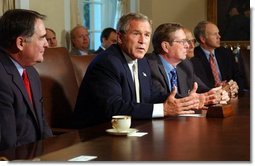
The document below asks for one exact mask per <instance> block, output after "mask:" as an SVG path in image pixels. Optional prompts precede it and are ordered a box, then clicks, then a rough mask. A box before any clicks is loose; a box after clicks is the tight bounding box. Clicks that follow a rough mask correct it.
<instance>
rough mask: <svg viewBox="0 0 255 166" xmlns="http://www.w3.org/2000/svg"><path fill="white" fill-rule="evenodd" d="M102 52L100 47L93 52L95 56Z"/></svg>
mask: <svg viewBox="0 0 255 166" xmlns="http://www.w3.org/2000/svg"><path fill="white" fill-rule="evenodd" d="M102 51H104V49H102V47H101V46H100V47H99V48H98V49H97V50H96V51H95V54H99V53H101V52H102Z"/></svg>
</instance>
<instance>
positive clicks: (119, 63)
mask: <svg viewBox="0 0 255 166" xmlns="http://www.w3.org/2000/svg"><path fill="white" fill-rule="evenodd" d="M117 32H118V33H117V34H118V36H117V41H118V43H117V44H113V45H112V46H111V47H109V48H108V49H107V50H105V51H104V52H103V53H101V55H102V56H97V57H96V58H95V59H94V60H93V61H92V62H91V64H90V65H89V67H88V69H87V72H86V74H85V76H84V78H83V81H82V83H81V86H80V90H79V94H78V98H77V101H76V106H75V110H74V118H75V119H74V123H75V126H76V127H78V128H81V127H87V126H91V125H95V124H99V123H102V122H105V121H109V120H110V119H111V117H112V116H113V115H130V116H132V118H133V119H152V118H155V117H157V118H159V117H167V116H171V115H177V114H184V113H194V111H190V110H192V109H197V108H198V107H199V104H200V103H199V97H198V95H197V94H196V89H194V90H191V95H190V96H188V97H185V98H182V99H176V98H175V97H174V96H175V94H176V90H175V91H173V93H172V94H170V95H169V96H163V95H162V96H161V95H157V94H158V93H157V92H155V93H154V92H152V87H151V83H152V82H151V73H150V66H149V64H148V61H147V60H146V58H144V55H145V53H146V52H147V50H148V48H149V43H150V37H151V33H152V25H151V21H150V20H149V19H148V18H147V16H144V15H143V14H136V13H129V14H127V15H124V16H122V17H121V18H120V20H119V22H118V26H117ZM137 66H138V69H137ZM133 69H134V71H133ZM137 70H138V72H137ZM137 77H138V79H137ZM156 103H157V104H156Z"/></svg>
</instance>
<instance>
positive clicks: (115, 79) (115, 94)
mask: <svg viewBox="0 0 255 166" xmlns="http://www.w3.org/2000/svg"><path fill="white" fill-rule="evenodd" d="M100 55H102V56H97V57H96V58H95V59H94V60H93V61H92V62H91V63H90V65H89V67H88V69H87V72H86V74H85V76H84V78H83V81H82V83H81V86H80V89H79V93H78V98H77V101H76V106H75V110H74V118H75V119H74V123H75V127H86V126H90V125H94V124H98V123H101V122H104V121H107V120H110V119H111V117H112V116H113V115H118V114H120V115H121V114H123V115H131V116H132V118H134V119H151V118H152V111H153V104H151V103H152V102H161V99H159V98H157V97H155V98H154V97H153V96H151V95H152V93H151V74H150V67H149V64H148V62H147V60H146V59H145V58H143V59H140V60H138V69H139V81H140V94H141V103H138V104H137V103H136V99H135V87H134V86H135V85H134V83H133V79H132V75H131V72H130V69H129V67H128V64H127V61H126V59H125V57H124V55H123V54H122V52H121V50H120V48H119V46H118V45H116V44H114V45H112V46H111V47H109V48H108V49H107V50H105V51H104V52H102V53H101V54H100ZM153 95H156V94H153Z"/></svg>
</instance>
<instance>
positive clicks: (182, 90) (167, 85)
mask: <svg viewBox="0 0 255 166" xmlns="http://www.w3.org/2000/svg"><path fill="white" fill-rule="evenodd" d="M152 44H153V48H154V51H153V53H151V54H149V55H147V56H146V57H147V59H148V61H149V64H150V66H151V74H152V81H153V88H154V89H155V90H157V91H160V92H161V94H164V95H167V94H170V93H171V92H172V91H173V90H174V89H173V86H176V87H177V91H178V93H177V97H179V98H181V97H186V96H189V93H190V91H191V89H194V88H196V86H198V85H199V86H198V92H200V93H201V95H204V96H205V99H206V100H205V104H216V103H219V102H221V101H222V102H227V101H228V100H229V97H228V95H227V92H226V91H223V90H222V89H221V88H215V89H212V90H210V89H209V88H208V87H207V86H206V85H205V84H204V83H203V82H202V81H201V80H200V79H199V78H198V77H197V76H196V75H195V73H194V70H193V66H192V63H191V62H190V61H189V60H186V55H187V49H188V48H189V40H187V38H186V35H185V33H184V30H183V26H182V25H180V24H176V23H165V24H161V25H159V26H158V27H157V29H156V30H155V32H154V35H153V38H152ZM173 71H176V72H173ZM173 79H176V80H175V81H173ZM173 82H174V83H175V85H174V83H173ZM202 92H203V93H202ZM216 94H220V95H219V96H217V95H216Z"/></svg>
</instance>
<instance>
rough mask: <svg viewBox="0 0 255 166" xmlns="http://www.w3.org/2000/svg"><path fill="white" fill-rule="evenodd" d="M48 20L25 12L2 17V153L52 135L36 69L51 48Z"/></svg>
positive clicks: (0, 111)
mask: <svg viewBox="0 0 255 166" xmlns="http://www.w3.org/2000/svg"><path fill="white" fill-rule="evenodd" d="M44 18H45V16H44V15H41V14H39V13H37V12H35V11H31V10H23V9H14V10H9V11H7V12H6V13H4V15H3V16H2V17H1V18H0V38H1V40H0V75H1V77H0V129H1V130H0V150H4V149H7V148H11V147H15V146H19V145H22V144H28V143H31V142H34V141H37V140H40V139H43V138H46V137H49V136H52V132H51V130H50V128H49V127H48V125H47V123H46V121H45V119H44V113H43V110H42V108H43V99H42V92H41V83H40V78H39V75H38V73H37V72H36V70H35V69H34V68H33V67H32V65H34V64H36V63H38V62H41V61H43V53H44V50H45V48H46V47H48V43H47V40H46V38H45V36H46V31H45V26H44V23H43V20H44ZM25 71H26V72H25ZM26 73H27V74H26ZM23 76H24V80H25V82H23V79H22V77H23ZM27 77H28V78H27ZM25 84H27V86H26V85H25ZM29 84H30V86H29Z"/></svg>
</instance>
